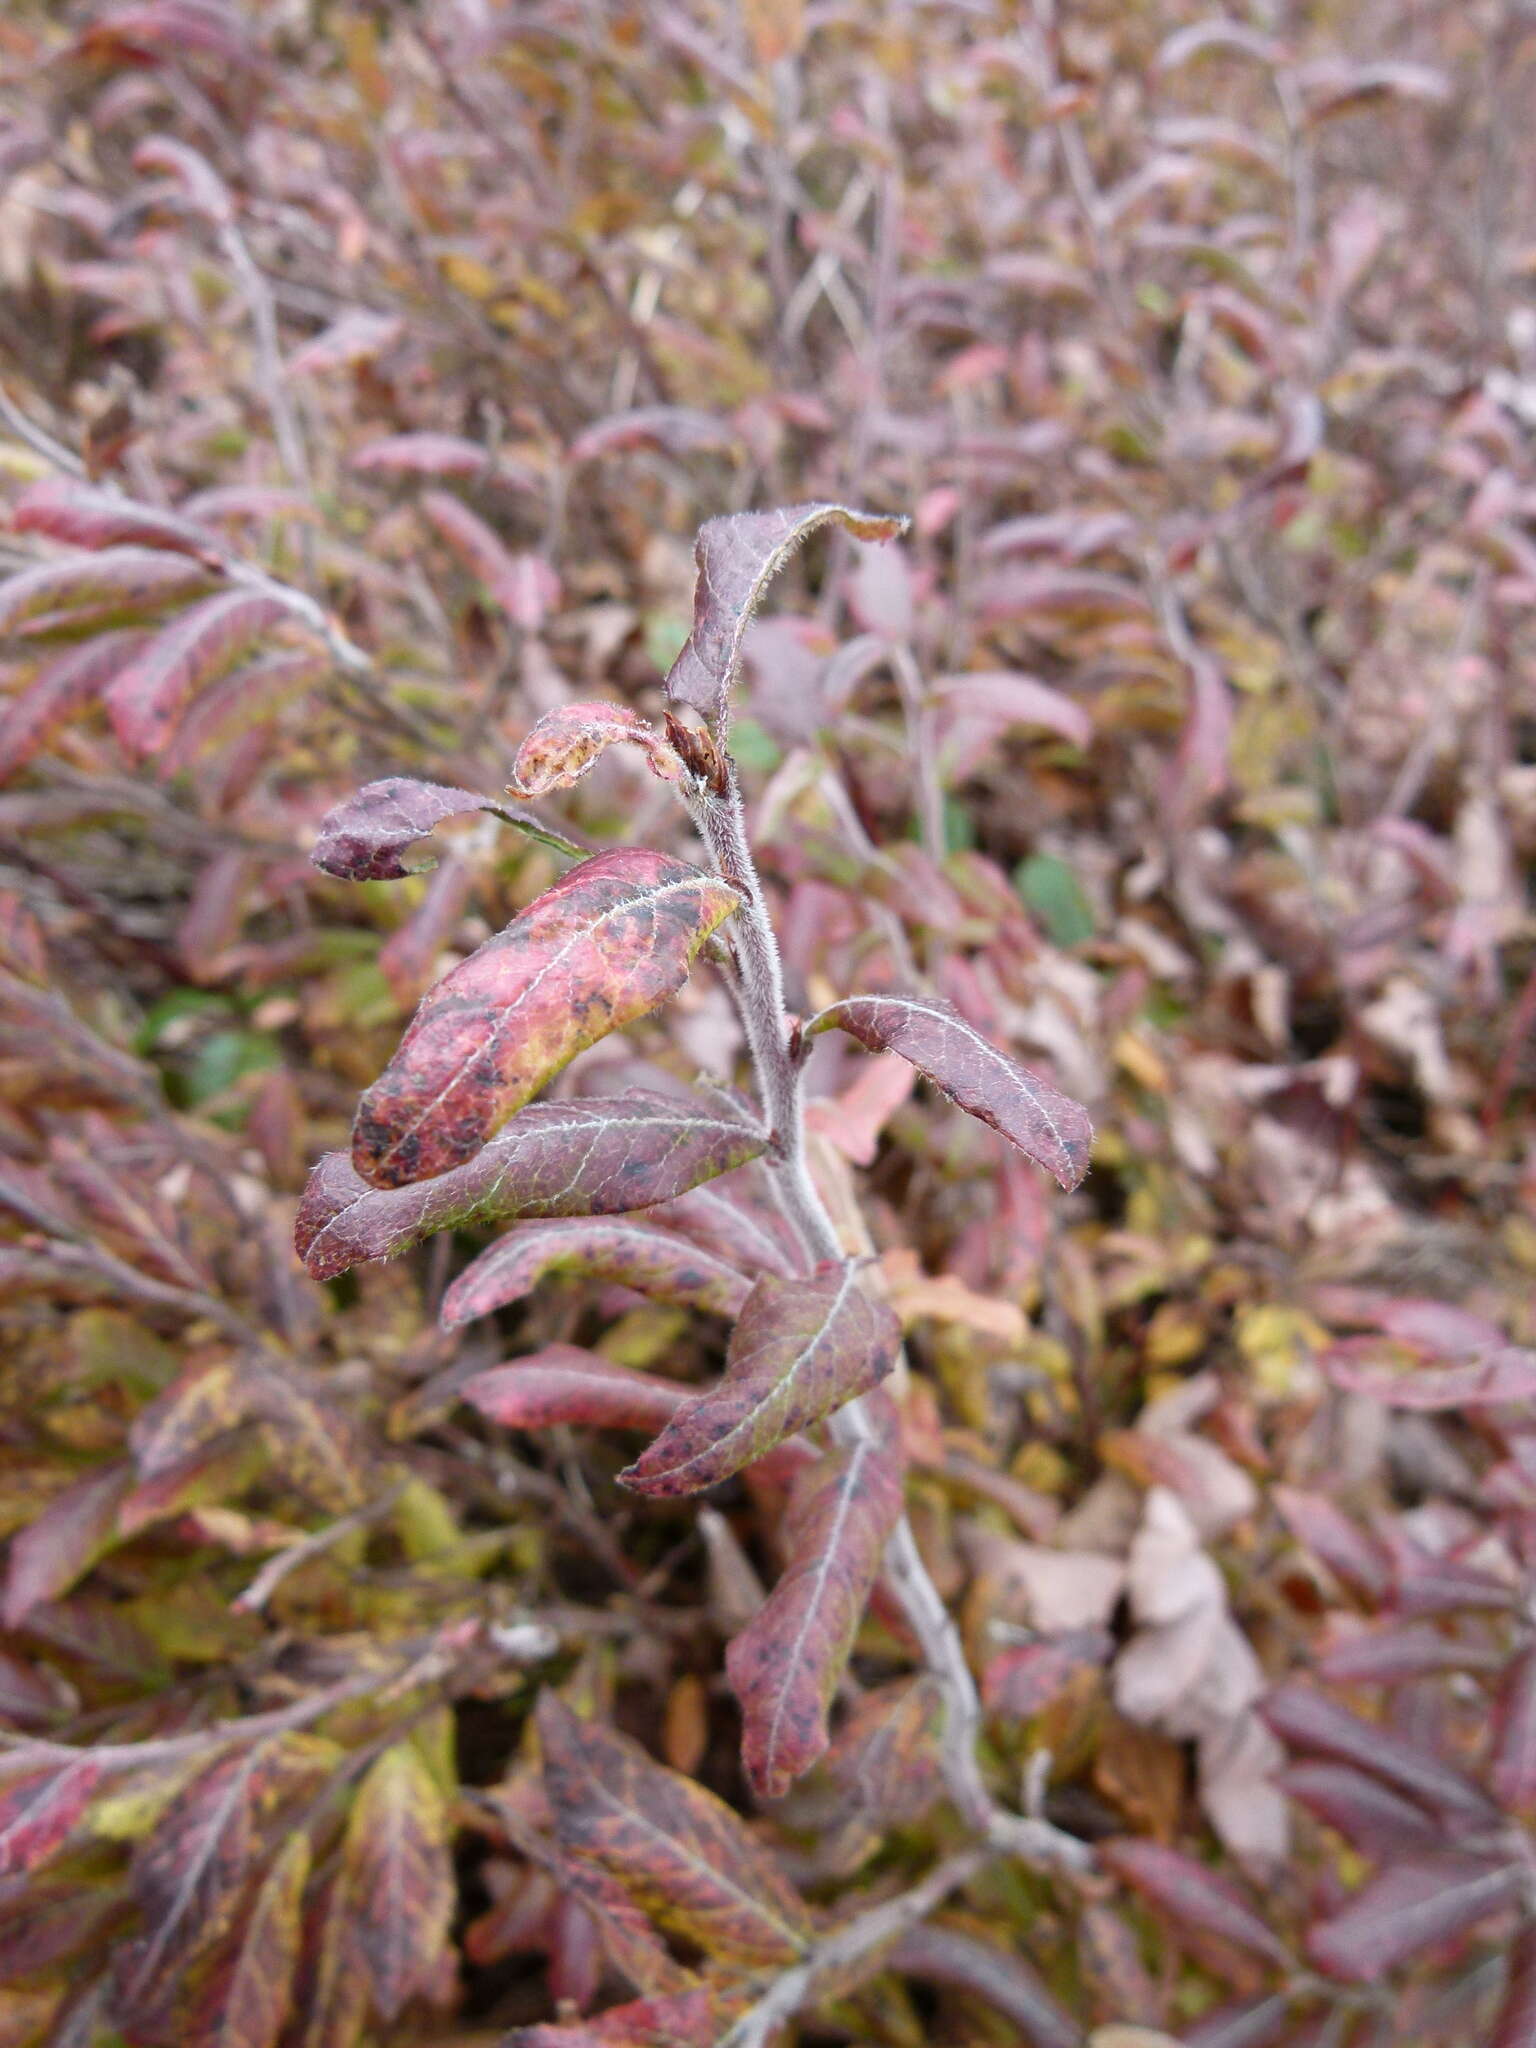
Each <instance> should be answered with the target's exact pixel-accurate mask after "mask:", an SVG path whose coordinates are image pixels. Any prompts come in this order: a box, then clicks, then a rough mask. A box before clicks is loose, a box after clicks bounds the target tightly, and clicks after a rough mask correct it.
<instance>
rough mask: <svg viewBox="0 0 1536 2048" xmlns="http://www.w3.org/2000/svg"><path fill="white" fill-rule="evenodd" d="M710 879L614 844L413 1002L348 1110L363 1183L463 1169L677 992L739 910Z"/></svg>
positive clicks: (731, 895)
mask: <svg viewBox="0 0 1536 2048" xmlns="http://www.w3.org/2000/svg"><path fill="white" fill-rule="evenodd" d="M740 900H741V899H740V897H739V896H738V895H737V893H736V891H735V890H734V889H733V888H731V887H730V885H729V884H728V883H726V882H722V881H721V880H720V879H719V878H718V877H717V876H715V875H708V874H705V873H704V872H703V870H702V869H700V868H695V867H690V866H689V865H688V863H687V862H686V861H680V860H674V859H673V858H672V857H671V856H670V855H669V854H663V853H650V852H647V851H644V850H643V849H641V848H639V847H622V848H620V849H618V850H617V851H615V852H613V853H603V854H599V855H597V857H596V858H595V859H593V860H587V861H583V862H582V863H581V865H580V866H579V867H575V868H572V869H571V871H570V873H569V874H566V875H563V876H562V877H561V879H560V880H559V881H558V882H556V883H555V885H554V887H553V888H552V889H549V890H546V892H545V893H544V895H542V896H541V897H540V898H539V899H538V901H537V902H536V903H534V904H532V905H531V906H530V907H529V908H528V909H527V910H525V911H524V912H523V913H522V915H521V916H520V917H517V918H514V919H513V921H512V923H511V924H509V925H508V926H507V928H506V930H505V931H503V932H499V933H498V934H497V935H496V937H495V938H493V939H489V940H487V942H486V944H485V945H483V946H482V947H480V949H479V951H478V952H475V953H472V954H471V955H470V957H469V959H467V960H465V961H463V962H462V963H461V964H460V965H459V966H458V967H456V968H454V970H453V971H452V973H450V974H448V975H446V976H445V977H444V978H443V980H441V981H440V982H438V984H437V985H436V987H435V988H433V989H432V990H430V991H429V993H428V994H427V995H426V996H425V997H424V998H423V1000H422V1002H421V1005H420V1007H419V1008H418V1009H417V1012H416V1015H415V1017H414V1018H413V1019H412V1021H411V1023H410V1025H409V1027H408V1028H407V1030H406V1033H405V1036H404V1037H403V1038H402V1039H401V1041H400V1047H399V1050H398V1051H397V1052H396V1054H395V1056H394V1058H393V1059H392V1060H391V1061H390V1063H389V1065H388V1066H387V1067H386V1068H385V1070H384V1072H383V1074H382V1075H381V1076H380V1077H379V1079H378V1080H377V1081H375V1083H374V1084H373V1086H372V1087H371V1088H370V1089H369V1090H368V1092H367V1094H366V1095H364V1097H363V1099H362V1101H361V1103H360V1104H359V1105H358V1111H357V1120H356V1122H355V1123H354V1125H353V1128H352V1164H353V1165H354V1166H355V1167H356V1168H357V1171H358V1172H359V1173H360V1174H361V1175H362V1177H363V1179H364V1180H366V1181H368V1182H369V1183H370V1184H371V1185H373V1186H374V1187H399V1186H401V1185H403V1184H405V1183H407V1182H410V1181H418V1180H425V1179H426V1178H427V1177H428V1176H429V1175H431V1174H436V1173H444V1172H446V1171H447V1170H448V1169H449V1168H450V1167H454V1166H459V1165H462V1164H463V1162H464V1161H465V1160H466V1159H468V1158H469V1157H470V1156H471V1155H472V1154H473V1153H475V1152H477V1151H478V1150H479V1149H480V1147H481V1146H482V1145H483V1144H484V1143H485V1142H486V1140H487V1139H488V1138H491V1137H493V1136H494V1135H495V1133H496V1132H497V1131H498V1130H499V1129H500V1128H501V1126H502V1125H503V1124H504V1123H505V1122H506V1121H507V1118H508V1117H509V1116H511V1115H512V1114H513V1112H514V1111H516V1110H519V1109H521V1108H522V1106H523V1104H524V1103H525V1102H526V1101H527V1100H528V1099H529V1097H530V1096H532V1095H534V1094H536V1093H537V1091H538V1090H539V1089H540V1088H542V1087H543V1086H544V1084H545V1083H546V1082H547V1081H550V1080H552V1079H553V1078H554V1076H555V1075H556V1074H558V1073H559V1071H560V1069H561V1068H562V1067H563V1066H565V1065H566V1063H567V1062H568V1061H570V1060H572V1059H574V1058H575V1056H576V1054H577V1053H579V1052H581V1051H583V1050H584V1049H585V1048H586V1047H587V1046H589V1045H593V1044H595V1043H596V1041H597V1040H598V1039H599V1038H602V1037H605V1036H606V1035H607V1033H608V1032H610V1031H616V1030H619V1029H620V1028H622V1026H624V1025H626V1024H630V1023H633V1022H634V1020H635V1019H636V1018H637V1017H643V1016H645V1015H646V1014H647V1013H648V1012H649V1011H651V1010H654V1009H655V1008H656V1007H657V1005H658V1004H660V1003H663V1002H665V1001H666V999H667V997H668V996H671V995H675V994H676V992H677V991H678V989H680V988H681V987H682V985H683V983H684V982H685V981H686V980H687V978H688V970H689V968H690V967H691V966H692V964H693V959H694V956H695V954H696V953H697V952H698V950H699V948H700V947H701V946H702V945H703V943H704V941H705V940H706V939H707V938H708V937H709V935H710V933H711V932H712V931H714V930H715V929H716V927H717V926H718V925H720V924H722V923H723V922H724V921H725V919H726V918H727V917H729V916H730V914H731V912H732V911H733V910H735V909H736V907H737V905H738V904H739V902H740Z"/></svg>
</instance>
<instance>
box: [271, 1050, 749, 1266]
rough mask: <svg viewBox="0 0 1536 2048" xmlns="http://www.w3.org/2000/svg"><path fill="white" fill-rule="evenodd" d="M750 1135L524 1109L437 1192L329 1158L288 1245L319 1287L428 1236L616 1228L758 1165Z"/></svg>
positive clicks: (660, 1104)
mask: <svg viewBox="0 0 1536 2048" xmlns="http://www.w3.org/2000/svg"><path fill="white" fill-rule="evenodd" d="M766 1143H767V1140H766V1138H765V1136H764V1135H763V1134H762V1133H761V1132H760V1131H758V1130H756V1129H754V1128H753V1126H751V1125H750V1124H746V1123H743V1122H741V1121H740V1120H739V1119H737V1118H732V1117H729V1116H726V1115H723V1114H722V1113H721V1112H720V1111H718V1110H713V1109H710V1108H708V1107H706V1106H705V1105H703V1104H701V1103H696V1102H690V1101H688V1100H687V1099H686V1098H683V1097H678V1096H665V1095H655V1094H651V1093H648V1092H646V1091H645V1090H640V1089H637V1090H636V1091H635V1092H634V1093H633V1094H632V1095H625V1096H620V1097H616V1098H614V1099H612V1100H606V1099H602V1098H598V1097H586V1098H583V1099H580V1100H577V1101H572V1102H541V1103H532V1104H530V1105H529V1106H528V1107H527V1108H525V1109H524V1110H522V1111H521V1113H520V1114H519V1115H518V1116H516V1117H515V1118H514V1119H513V1120H512V1122H511V1123H510V1124H508V1125H507V1126H506V1128H505V1129H504V1130H502V1131H500V1132H499V1133H498V1134H497V1135H496V1136H495V1137H494V1138H492V1139H491V1140H490V1142H489V1143H488V1144H487V1145H485V1146H484V1147H483V1148H482V1149H481V1150H480V1151H479V1152H477V1153H476V1154H475V1156H474V1158H473V1159H469V1160H466V1161H465V1163H464V1164H463V1165H462V1166H456V1167H454V1168H452V1169H451V1170H450V1171H449V1172H448V1173H445V1174H441V1175H439V1176H438V1177H437V1178H436V1179H434V1180H427V1181H416V1182H414V1183H412V1185H410V1186H409V1187H404V1188H371V1187H369V1185H368V1183H367V1182H366V1181H365V1180H363V1179H362V1178H361V1177H360V1176H359V1174H358V1173H357V1171H356V1169H355V1168H354V1167H353V1165H352V1162H351V1160H350V1159H349V1158H348V1156H347V1155H346V1154H345V1153H344V1152H332V1153H328V1154H327V1155H326V1157H325V1158H324V1159H322V1160H321V1161H320V1163H319V1165H318V1166H317V1167H316V1168H315V1169H314V1171H313V1173H312V1174H311V1175H310V1179H309V1185H308V1187H307V1188H306V1189H305V1191H304V1199H303V1201H302V1202H301V1203H300V1204H299V1213H298V1219H297V1222H296V1224H295V1227H294V1244H295V1247H296V1249H297V1251H298V1253H299V1256H300V1258H302V1259H303V1261H304V1263H305V1265H306V1266H307V1267H308V1268H309V1271H310V1272H311V1273H312V1274H313V1275H314V1277H315V1278H316V1279H317V1280H329V1279H331V1278H333V1277H334V1276H335V1275H336V1274H337V1273H344V1272H346V1271H347V1269H348V1268H349V1267H351V1266H358V1265H364V1264H366V1263H368V1262H369V1261H370V1260H374V1259H392V1258H394V1257H396V1256H397V1255H398V1254H399V1253H400V1252H403V1251H405V1250H407V1249H408V1248H409V1247H410V1246H411V1245H413V1244H419V1243H420V1242H421V1240H422V1239H423V1238H424V1237H430V1236H431V1235H432V1233H433V1232H434V1231H438V1230H447V1229H457V1228H462V1227H463V1226H464V1225H467V1224H473V1223H497V1222H502V1221H505V1220H509V1219H511V1218H516V1217H532V1216H616V1215H622V1214H624V1213H626V1212H627V1211H629V1210H633V1209H645V1208H649V1207H651V1206H652V1204H654V1203H657V1202H665V1201H670V1200H672V1199H673V1198H674V1197H676V1196H678V1195H681V1194H683V1193H685V1192H686V1191H687V1190H688V1189H689V1188H692V1187H696V1186H697V1185H698V1184H699V1183H700V1182H701V1181H706V1180H711V1179H713V1178H714V1177H715V1176H716V1175H717V1174H722V1173H729V1172H731V1170H732V1169H733V1168H734V1167H737V1166H742V1165H744V1164H745V1163H746V1162H747V1161H748V1160H749V1159H755V1158H756V1157H757V1156H758V1155H759V1154H760V1153H761V1152H762V1151H763V1149H764V1147H765V1145H766Z"/></svg>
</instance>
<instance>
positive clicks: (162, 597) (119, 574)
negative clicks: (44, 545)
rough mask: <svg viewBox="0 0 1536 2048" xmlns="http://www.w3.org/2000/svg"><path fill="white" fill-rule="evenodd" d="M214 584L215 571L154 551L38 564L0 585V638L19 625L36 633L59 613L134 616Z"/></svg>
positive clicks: (119, 552) (199, 593) (119, 550)
mask: <svg viewBox="0 0 1536 2048" xmlns="http://www.w3.org/2000/svg"><path fill="white" fill-rule="evenodd" d="M217 581H218V573H217V571H216V570H212V569H210V568H209V567H208V566H207V564H206V563H204V562H200V561H189V560H188V558H187V557H186V556H185V555H173V554H166V553H165V552H164V551H163V550H162V551H157V550H156V549H154V548H108V549H106V550H104V551H103V552H102V553H101V554H85V555H72V556H70V557H69V559H68V560H67V561H62V562H39V563H38V564H37V565H36V566H35V567H33V568H30V569H21V570H19V571H18V572H17V573H16V574H15V575H14V576H8V577H7V578H6V579H5V581H4V582H3V583H0V636H4V635H6V634H11V633H15V632H16V631H17V630H18V629H19V628H21V627H23V626H31V627H33V628H34V629H36V628H37V626H38V625H39V622H46V623H52V622H54V621H56V619H57V618H58V615H59V614H64V615H65V616H66V618H68V616H69V615H70V614H74V613H87V614H89V615H90V616H91V617H93V618H94V617H95V616H96V615H97V614H98V613H107V614H110V615H111V617H112V619H113V622H114V623H116V621H117V620H118V619H119V618H121V619H123V620H125V621H126V620H131V619H135V618H139V617H142V616H143V615H145V614H146V613H154V612H157V611H161V610H163V609H164V607H165V606H167V605H170V604H179V603H181V602H183V601H184V600H185V599H187V598H190V597H201V596H202V595H203V594H204V592H206V591H207V590H209V589H210V588H212V586H213V585H214V584H215V583H216V582H217Z"/></svg>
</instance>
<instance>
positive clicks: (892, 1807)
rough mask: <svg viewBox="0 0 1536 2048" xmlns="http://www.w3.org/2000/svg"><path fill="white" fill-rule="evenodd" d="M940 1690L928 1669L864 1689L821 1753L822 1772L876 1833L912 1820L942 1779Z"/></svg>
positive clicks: (924, 1806) (935, 1793) (931, 1796)
mask: <svg viewBox="0 0 1536 2048" xmlns="http://www.w3.org/2000/svg"><path fill="white" fill-rule="evenodd" d="M943 1734H944V1694H943V1690H942V1688H941V1686H940V1685H939V1682H938V1680H937V1679H936V1678H935V1677H934V1676H933V1675H932V1674H931V1673H928V1674H925V1675H924V1676H923V1677H921V1678H915V1679H906V1678H903V1679H898V1680H896V1682H895V1683H894V1684H892V1685H885V1686H881V1687H880V1688H879V1689H878V1690H877V1691H875V1692H867V1693H865V1695H864V1697H863V1698H862V1699H861V1700H860V1701H859V1702H858V1704H857V1705H856V1706H855V1707H854V1708H853V1709H852V1710H851V1712H850V1713H849V1714H848V1716H847V1718H846V1720H844V1722H843V1723H842V1726H841V1727H840V1728H839V1729H838V1731H837V1734H836V1735H835V1736H834V1737H833V1739H832V1744H831V1747H830V1748H829V1749H828V1751H827V1753H826V1758H825V1768H826V1772H827V1776H828V1777H829V1778H830V1779H831V1780H832V1782H833V1783H834V1784H835V1785H836V1786H837V1787H838V1789H839V1790H840V1791H841V1792H842V1793H843V1794H844V1795H845V1796H846V1797H847V1799H848V1800H849V1801H850V1803H851V1804H852V1805H853V1806H854V1807H855V1808H856V1809H857V1810H858V1811H859V1812H860V1813H862V1814H864V1815H865V1816H866V1817H867V1818H868V1820H869V1821H870V1823H871V1824H872V1825H873V1826H874V1827H875V1828H877V1829H879V1830H880V1831H881V1832H882V1833H883V1832H884V1831H886V1830H887V1829H889V1828H890V1827H892V1826H893V1825H898V1824H900V1823H901V1822H902V1821H906V1820H914V1819H916V1818H917V1816H918V1815H919V1814H921V1813H922V1812H923V1811H924V1810H925V1808H926V1807H928V1806H929V1805H930V1804H931V1803H932V1801H933V1800H934V1799H935V1797H936V1796H937V1794H938V1792H939V1790H940V1788H941V1786H942V1783H943V1777H942V1759H941V1755H940V1745H941V1743H942V1740H943Z"/></svg>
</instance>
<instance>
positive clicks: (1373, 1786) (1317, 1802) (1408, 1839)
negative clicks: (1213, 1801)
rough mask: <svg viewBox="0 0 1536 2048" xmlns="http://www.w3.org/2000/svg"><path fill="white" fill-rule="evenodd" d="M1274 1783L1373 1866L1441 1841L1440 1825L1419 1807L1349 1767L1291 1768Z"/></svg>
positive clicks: (1312, 1765) (1308, 1764)
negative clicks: (1367, 1858) (1374, 1862)
mask: <svg viewBox="0 0 1536 2048" xmlns="http://www.w3.org/2000/svg"><path fill="white" fill-rule="evenodd" d="M1278 1782H1279V1785H1280V1788H1281V1790H1282V1791H1284V1792H1288V1793H1289V1794H1290V1796H1291V1798H1292V1799H1294V1800H1296V1801H1297V1802H1298V1803H1299V1804H1300V1805H1302V1806H1304V1807H1305V1808H1306V1809H1307V1811H1308V1813H1312V1814H1315V1815H1316V1816H1317V1818H1318V1819H1319V1820H1321V1821H1326V1823H1327V1824H1328V1826H1329V1827H1331V1828H1333V1829H1335V1830H1336V1831H1337V1832H1338V1833H1339V1834H1341V1835H1343V1837H1344V1838H1345V1840H1346V1841H1348V1842H1351V1843H1353V1844H1354V1846H1355V1848H1357V1849H1359V1850H1360V1851H1361V1852H1362V1854H1364V1855H1366V1856H1371V1857H1375V1858H1376V1859H1377V1860H1378V1861H1386V1860H1387V1859H1389V1858H1392V1857H1397V1856H1402V1855H1404V1854H1410V1855H1411V1854H1415V1853H1417V1852H1419V1851H1421V1850H1425V1849H1433V1848H1436V1847H1438V1845H1439V1844H1440V1843H1441V1842H1443V1841H1444V1840H1445V1827H1444V1824H1443V1823H1442V1822H1440V1821H1437V1820H1432V1819H1431V1818H1430V1816H1429V1815H1428V1814H1427V1813H1426V1812H1425V1811H1424V1809H1423V1807H1421V1806H1415V1805H1414V1803H1413V1801H1412V1800H1411V1799H1405V1798H1404V1797H1403V1796H1402V1794H1401V1793H1400V1792H1394V1791H1392V1790H1391V1788H1390V1787H1389V1786H1386V1785H1383V1784H1382V1782H1381V1780H1380V1779H1379V1778H1369V1777H1367V1776H1366V1774H1365V1772H1364V1771H1356V1770H1352V1769H1351V1768H1350V1766H1349V1765H1348V1764H1327V1763H1316V1762H1303V1763H1299V1764H1290V1765H1288V1766H1287V1767H1286V1769H1285V1770H1283V1771H1282V1772H1281V1773H1280V1776H1279V1780H1278Z"/></svg>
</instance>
